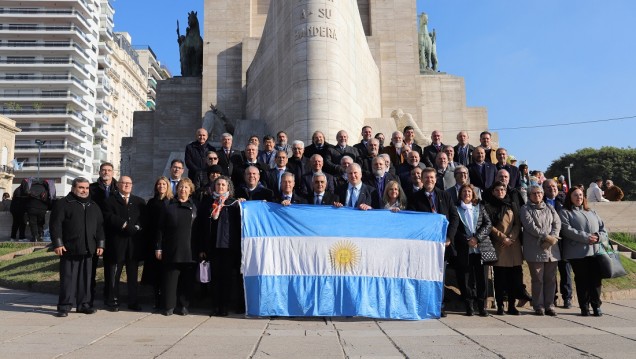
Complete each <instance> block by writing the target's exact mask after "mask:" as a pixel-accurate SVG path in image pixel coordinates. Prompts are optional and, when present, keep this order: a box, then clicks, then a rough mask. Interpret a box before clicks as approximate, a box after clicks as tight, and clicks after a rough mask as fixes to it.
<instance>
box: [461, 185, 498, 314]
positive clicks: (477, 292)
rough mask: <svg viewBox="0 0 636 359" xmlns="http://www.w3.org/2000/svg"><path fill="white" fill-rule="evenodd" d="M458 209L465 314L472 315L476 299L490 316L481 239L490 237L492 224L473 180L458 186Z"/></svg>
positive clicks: (479, 308) (486, 274)
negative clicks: (487, 307) (480, 201)
mask: <svg viewBox="0 0 636 359" xmlns="http://www.w3.org/2000/svg"><path fill="white" fill-rule="evenodd" d="M457 212H458V213H459V218H460V220H461V223H460V225H459V226H458V227H457V232H456V234H455V249H456V250H457V256H456V257H455V271H456V273H457V283H458V286H459V290H460V292H461V295H462V298H463V299H464V302H465V304H466V315H468V316H472V315H473V311H474V309H473V303H474V301H476V302H477V306H478V311H479V315H480V316H482V317H485V316H488V313H487V312H486V295H487V290H486V288H487V283H488V267H487V266H485V265H484V264H483V263H482V260H481V253H480V252H479V243H482V242H485V241H490V237H489V236H490V230H491V229H492V224H491V223H490V218H489V217H488V214H487V213H486V210H485V208H484V206H483V205H482V204H480V203H479V200H478V199H477V196H476V194H475V187H473V186H472V185H471V184H465V185H463V186H462V187H461V188H460V189H459V200H458V202H457Z"/></svg>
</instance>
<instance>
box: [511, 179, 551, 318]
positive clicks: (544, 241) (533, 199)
mask: <svg viewBox="0 0 636 359" xmlns="http://www.w3.org/2000/svg"><path fill="white" fill-rule="evenodd" d="M520 217H521V224H522V226H523V257H524V259H525V260H526V262H528V267H529V268H530V277H531V278H532V307H533V308H534V314H536V315H540V316H541V315H545V314H547V315H549V316H556V312H555V311H554V294H555V293H556V270H557V262H558V261H559V260H560V259H561V253H560V252H559V247H558V245H557V242H558V240H559V232H560V231H561V220H560V219H559V216H558V215H557V213H556V210H555V209H554V208H553V207H552V206H550V205H547V204H546V203H545V202H543V188H541V186H537V185H532V186H530V188H529V189H528V203H527V204H526V205H525V206H523V207H521V211H520Z"/></svg>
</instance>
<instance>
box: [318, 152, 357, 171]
mask: <svg viewBox="0 0 636 359" xmlns="http://www.w3.org/2000/svg"><path fill="white" fill-rule="evenodd" d="M325 156H326V157H325V158H324V160H325V167H324V169H325V170H326V171H327V172H328V173H330V174H332V175H334V176H337V175H339V174H343V173H344V169H342V167H340V160H341V159H342V157H344V156H349V157H351V158H352V159H353V162H356V163H360V152H358V150H357V149H355V148H353V147H351V146H345V148H344V149H343V148H341V147H340V146H338V145H334V146H331V147H329V149H328V150H327V152H326V153H325Z"/></svg>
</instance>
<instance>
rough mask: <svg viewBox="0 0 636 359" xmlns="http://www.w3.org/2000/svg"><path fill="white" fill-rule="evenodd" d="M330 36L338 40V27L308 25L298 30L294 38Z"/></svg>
mask: <svg viewBox="0 0 636 359" xmlns="http://www.w3.org/2000/svg"><path fill="white" fill-rule="evenodd" d="M316 36H320V37H328V38H330V39H334V40H338V37H337V35H336V29H332V28H330V27H325V26H307V27H303V28H302V29H300V30H298V31H296V34H295V36H294V38H295V39H296V40H300V39H302V38H304V37H316Z"/></svg>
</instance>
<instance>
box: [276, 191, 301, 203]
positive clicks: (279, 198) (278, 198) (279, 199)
mask: <svg viewBox="0 0 636 359" xmlns="http://www.w3.org/2000/svg"><path fill="white" fill-rule="evenodd" d="M282 201H284V198H283V195H282V194H279V195H278V196H276V198H275V200H274V202H276V203H281V202H282ZM290 202H291V203H292V204H307V200H306V199H305V198H303V197H301V196H299V195H297V194H296V193H295V192H293V193H292V196H291V200H290Z"/></svg>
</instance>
